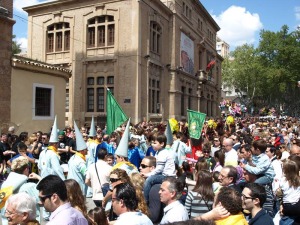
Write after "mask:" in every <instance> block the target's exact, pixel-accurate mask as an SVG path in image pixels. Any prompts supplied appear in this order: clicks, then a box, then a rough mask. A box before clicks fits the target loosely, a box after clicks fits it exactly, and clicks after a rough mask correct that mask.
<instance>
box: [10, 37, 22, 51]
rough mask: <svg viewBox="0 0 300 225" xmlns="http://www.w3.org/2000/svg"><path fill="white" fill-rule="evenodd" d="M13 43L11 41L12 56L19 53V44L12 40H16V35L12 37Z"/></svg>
mask: <svg viewBox="0 0 300 225" xmlns="http://www.w3.org/2000/svg"><path fill="white" fill-rule="evenodd" d="M12 38H13V41H12V54H13V55H15V54H19V53H21V51H22V50H21V44H20V43H17V41H16V40H14V39H15V38H16V35H13V37H12Z"/></svg>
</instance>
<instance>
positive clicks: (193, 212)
mask: <svg viewBox="0 0 300 225" xmlns="http://www.w3.org/2000/svg"><path fill="white" fill-rule="evenodd" d="M212 205H213V202H212V201H206V200H204V199H203V198H202V196H201V195H200V194H199V193H198V192H194V191H189V193H188V195H187V197H186V200H185V208H186V210H187V212H188V214H189V217H190V218H191V219H192V218H195V217H197V216H201V215H202V214H204V213H206V212H208V211H210V210H211V209H212Z"/></svg>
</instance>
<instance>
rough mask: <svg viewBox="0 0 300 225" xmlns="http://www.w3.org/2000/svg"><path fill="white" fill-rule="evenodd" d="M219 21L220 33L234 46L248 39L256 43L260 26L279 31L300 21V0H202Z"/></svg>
mask: <svg viewBox="0 0 300 225" xmlns="http://www.w3.org/2000/svg"><path fill="white" fill-rule="evenodd" d="M200 2H201V3H202V4H203V5H204V7H205V8H206V9H207V11H208V12H209V13H210V14H211V15H212V17H213V18H214V19H215V21H216V22H217V23H218V24H219V26H220V28H221V30H220V31H219V32H218V36H220V38H222V39H223V40H224V41H226V42H227V43H229V44H230V46H231V48H230V49H231V50H233V49H234V48H235V47H236V46H238V45H241V44H244V43H248V44H254V46H257V44H258V42H259V33H260V30H262V29H264V30H270V31H274V32H276V31H279V30H280V29H281V27H282V26H283V25H288V27H289V28H290V31H294V30H295V29H296V28H297V26H299V25H300V1H299V0H217V1H212V0H200Z"/></svg>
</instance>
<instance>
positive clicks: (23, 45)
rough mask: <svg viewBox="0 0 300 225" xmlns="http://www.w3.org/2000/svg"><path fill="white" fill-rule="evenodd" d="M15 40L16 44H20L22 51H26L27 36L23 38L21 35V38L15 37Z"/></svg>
mask: <svg viewBox="0 0 300 225" xmlns="http://www.w3.org/2000/svg"><path fill="white" fill-rule="evenodd" d="M16 42H17V44H21V49H22V52H26V51H27V38H25V37H21V38H18V37H16Z"/></svg>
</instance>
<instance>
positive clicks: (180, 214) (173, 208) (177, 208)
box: [160, 201, 189, 224]
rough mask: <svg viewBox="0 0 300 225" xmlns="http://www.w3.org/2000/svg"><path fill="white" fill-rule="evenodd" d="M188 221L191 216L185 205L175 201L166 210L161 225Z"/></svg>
mask: <svg viewBox="0 0 300 225" xmlns="http://www.w3.org/2000/svg"><path fill="white" fill-rule="evenodd" d="M188 219H189V215H188V212H187V211H186V208H185V207H184V205H182V204H181V203H180V202H179V201H175V202H172V203H171V204H169V205H167V206H166V207H165V208H164V216H163V218H162V220H161V221H160V224H167V223H172V222H177V221H186V220H188Z"/></svg>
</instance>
